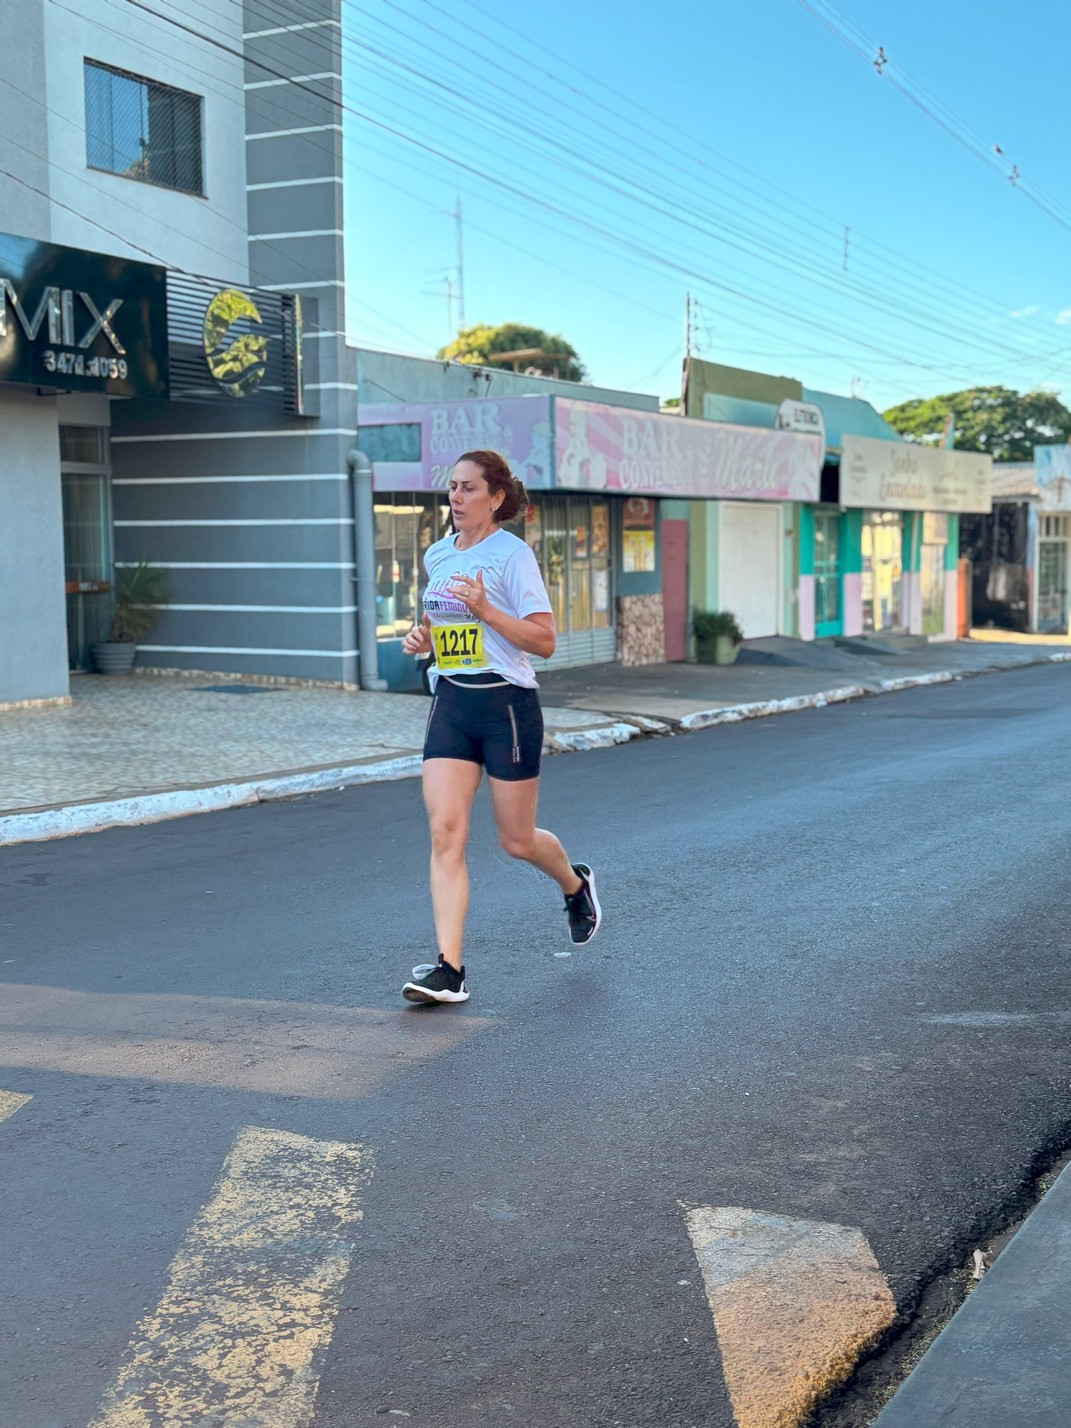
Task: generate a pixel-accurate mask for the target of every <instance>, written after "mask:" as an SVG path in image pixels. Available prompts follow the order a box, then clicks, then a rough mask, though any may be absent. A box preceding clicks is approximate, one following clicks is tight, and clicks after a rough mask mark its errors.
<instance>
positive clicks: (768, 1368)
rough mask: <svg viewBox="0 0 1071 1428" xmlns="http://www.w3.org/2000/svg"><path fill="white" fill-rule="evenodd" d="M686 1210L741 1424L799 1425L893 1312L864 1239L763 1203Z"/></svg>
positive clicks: (758, 1427) (742, 1427) (744, 1427)
mask: <svg viewBox="0 0 1071 1428" xmlns="http://www.w3.org/2000/svg"><path fill="white" fill-rule="evenodd" d="M681 1208H682V1210H684V1213H685V1220H686V1222H687V1225H688V1233H689V1234H690V1235H691V1237H692V1245H693V1247H694V1249H695V1254H696V1258H697V1259H698V1261H699V1267H700V1269H701V1270H702V1272H703V1282H704V1284H705V1286H706V1291H707V1299H708V1301H709V1303H710V1309H711V1313H712V1314H713V1316H714V1327H715V1329H716V1330H717V1334H718V1344H719V1346H720V1348H721V1356H722V1364H723V1368H724V1372H725V1382H726V1385H727V1386H728V1389H729V1396H730V1398H731V1399H732V1404H733V1412H734V1414H735V1415H736V1421H737V1424H738V1428H795V1425H797V1424H799V1423H802V1422H803V1421H804V1420H805V1419H806V1418H807V1416H808V1415H809V1414H810V1413H811V1412H812V1410H813V1409H814V1408H815V1406H816V1405H817V1404H818V1403H820V1402H821V1401H822V1399H823V1398H824V1397H825V1396H826V1394H827V1393H828V1392H829V1391H830V1389H832V1388H833V1387H835V1386H836V1385H837V1384H838V1383H841V1382H843V1380H844V1379H845V1378H847V1377H848V1375H849V1374H850V1373H851V1371H852V1369H853V1368H854V1366H855V1364H856V1362H857V1360H858V1358H859V1356H860V1354H862V1353H863V1351H864V1350H865V1349H867V1348H868V1347H869V1346H870V1345H871V1344H872V1343H874V1342H875V1340H877V1339H878V1338H879V1337H880V1335H881V1334H882V1333H883V1332H884V1330H885V1329H887V1328H888V1327H889V1325H890V1324H892V1322H893V1320H894V1319H895V1318H896V1304H895V1301H894V1300H893V1297H892V1294H891V1292H890V1290H889V1286H888V1284H887V1283H886V1281H885V1277H884V1275H883V1274H882V1273H881V1271H880V1270H879V1268H878V1266H877V1263H876V1261H875V1259H874V1256H873V1254H872V1253H871V1251H870V1246H869V1245H868V1244H867V1242H866V1238H865V1237H864V1235H863V1234H862V1233H861V1231H859V1230H855V1229H851V1228H850V1227H848V1226H846V1225H830V1224H823V1223H821V1222H819V1221H814V1220H790V1219H786V1218H785V1217H783V1216H781V1215H768V1214H764V1213H762V1212H761V1211H758V1210H744V1209H738V1208H735V1207H732V1206H719V1207H710V1206H698V1207H696V1206H692V1207H689V1206H687V1205H683V1204H682V1206H681Z"/></svg>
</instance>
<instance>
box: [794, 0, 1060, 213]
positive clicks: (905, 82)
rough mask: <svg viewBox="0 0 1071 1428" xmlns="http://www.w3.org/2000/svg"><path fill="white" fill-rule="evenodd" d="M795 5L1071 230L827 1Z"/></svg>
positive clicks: (1056, 209) (1037, 192)
mask: <svg viewBox="0 0 1071 1428" xmlns="http://www.w3.org/2000/svg"><path fill="white" fill-rule="evenodd" d="M796 4H797V5H799V6H800V8H801V9H802V10H805V11H806V12H807V14H809V15H810V16H811V17H812V18H813V19H815V20H817V21H818V23H819V24H820V25H821V26H822V27H823V28H824V29H825V30H828V31H829V33H830V34H831V35H833V36H834V37H835V38H836V39H838V40H840V42H841V43H842V44H844V45H846V46H847V48H848V49H850V50H851V51H852V52H853V53H854V54H855V55H857V56H858V57H860V58H862V59H864V60H865V61H866V62H867V63H868V64H870V65H872V66H873V68H874V69H875V70H876V71H877V73H878V75H879V76H880V77H881V78H882V79H887V80H888V82H889V83H890V84H891V85H892V86H893V88H894V89H896V90H897V91H898V92H899V93H900V94H902V95H903V97H904V98H905V99H907V100H908V101H909V102H910V103H911V104H913V105H915V107H916V108H917V109H920V110H921V111H922V113H923V114H925V115H926V117H927V118H928V119H930V120H932V122H933V123H935V124H937V125H938V126H939V127H940V128H941V129H943V130H944V131H945V133H946V134H948V135H949V136H950V137H951V138H952V139H954V140H955V141H956V143H957V144H960V145H962V147H963V148H965V149H966V150H967V152H968V153H970V154H973V155H974V157H975V158H976V159H980V160H981V161H982V163H984V164H985V165H986V166H987V167H988V168H991V169H994V170H995V171H996V172H998V173H999V174H1000V175H1001V176H1002V177H1003V178H1005V179H1007V180H1008V181H1009V182H1010V183H1011V185H1012V187H1013V188H1015V189H1016V190H1017V191H1018V192H1019V193H1021V194H1022V195H1023V197H1024V198H1028V199H1029V200H1030V202H1031V203H1033V204H1035V205H1036V206H1037V207H1038V208H1040V209H1041V210H1042V212H1044V213H1046V214H1047V215H1048V216H1049V217H1050V218H1051V219H1053V220H1054V222H1056V223H1058V224H1059V225H1060V227H1061V228H1066V229H1068V230H1069V231H1071V211H1069V210H1068V209H1067V208H1066V207H1065V206H1064V205H1063V204H1061V203H1060V202H1059V201H1058V200H1057V199H1055V198H1053V197H1052V195H1050V194H1048V193H1046V191H1045V190H1044V189H1043V188H1041V187H1040V186H1039V185H1037V184H1033V183H1031V181H1030V180H1028V179H1027V177H1026V176H1025V174H1023V173H1022V171H1021V170H1020V169H1019V167H1018V165H1017V164H1014V163H1011V162H1010V161H1009V160H1008V159H1007V157H1006V155H1005V154H1004V151H1003V149H1002V148H1001V147H1000V145H999V144H993V143H990V142H987V141H986V140H985V139H984V138H982V136H981V135H980V134H978V133H977V131H976V130H974V129H972V128H971V126H970V125H969V124H968V123H967V122H966V120H964V119H961V118H960V117H959V115H958V114H956V113H955V112H954V111H953V110H952V109H950V108H949V107H948V106H947V105H946V104H944V103H943V101H942V100H940V99H938V98H937V96H936V95H934V94H932V93H931V92H930V91H929V90H928V89H927V88H926V87H925V86H924V85H922V84H920V83H919V81H918V80H916V79H915V78H914V77H913V76H912V75H911V74H909V73H908V71H907V70H906V69H904V68H903V66H902V65H898V64H895V63H894V62H893V61H892V60H890V59H889V58H888V57H887V56H886V54H885V51H884V49H883V48H882V47H881V46H880V45H876V44H875V43H874V41H872V40H870V39H869V38H868V37H867V36H866V35H865V34H864V33H863V32H862V30H860V29H858V27H857V26H855V25H854V24H853V23H852V22H851V21H850V20H849V19H848V18H847V17H846V16H845V15H843V14H842V13H841V11H840V10H838V9H837V7H836V6H835V5H833V4H831V3H830V0H796Z"/></svg>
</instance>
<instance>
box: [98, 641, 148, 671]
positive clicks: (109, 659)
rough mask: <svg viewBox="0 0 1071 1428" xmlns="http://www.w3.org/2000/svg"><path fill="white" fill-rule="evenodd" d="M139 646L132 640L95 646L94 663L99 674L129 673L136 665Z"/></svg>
mask: <svg viewBox="0 0 1071 1428" xmlns="http://www.w3.org/2000/svg"><path fill="white" fill-rule="evenodd" d="M137 652H138V647H137V645H136V644H134V643H133V642H132V641H126V642H125V643H123V644H107V643H105V644H99V645H94V646H93V663H94V664H95V665H96V666H97V672H98V673H99V674H129V673H130V671H131V669H133V667H134V657H135V655H136V654H137Z"/></svg>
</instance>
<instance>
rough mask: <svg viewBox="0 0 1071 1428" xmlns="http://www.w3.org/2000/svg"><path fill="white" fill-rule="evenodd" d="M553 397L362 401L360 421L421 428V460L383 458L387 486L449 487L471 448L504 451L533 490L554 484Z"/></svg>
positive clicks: (381, 480) (379, 475)
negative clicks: (495, 399)
mask: <svg viewBox="0 0 1071 1428" xmlns="http://www.w3.org/2000/svg"><path fill="white" fill-rule="evenodd" d="M550 403H551V398H550V397H504V398H503V399H502V400H501V401H494V400H491V399H488V398H478V399H475V400H473V399H471V398H470V399H469V400H468V401H454V402H410V403H404V402H382V403H368V404H364V405H362V406H361V408H360V410H359V413H358V418H357V420H358V426H359V427H361V428H365V427H399V426H419V427H420V452H421V459H420V460H419V461H395V460H385V461H380V460H377V461H376V462H375V463H374V472H375V485H376V488H377V490H381V491H445V489H446V487H447V485H448V484H449V481H450V472H451V471H452V470H453V467H454V463H455V461H457V459H458V457H459V456H461V455H463V454H464V453H465V452H466V451H479V450H491V451H498V452H500V453H501V454H502V455H503V456H504V457H505V458H506V460H507V461H508V462H509V464H510V466H511V467H512V469H513V471H514V473H515V474H516V475H517V476H519V477H520V478H521V480H522V481H523V482H524V484H525V486H526V487H527V488H528V490H529V491H547V490H550V489H551V488H552V487H553V486H554V484H555V483H554V448H553V442H552V440H551V416H550Z"/></svg>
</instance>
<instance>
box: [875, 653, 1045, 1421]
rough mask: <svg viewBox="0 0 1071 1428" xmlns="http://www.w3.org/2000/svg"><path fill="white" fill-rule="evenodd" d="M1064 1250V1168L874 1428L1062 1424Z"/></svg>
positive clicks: (899, 1390) (900, 1388)
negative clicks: (937, 1425)
mask: <svg viewBox="0 0 1071 1428" xmlns="http://www.w3.org/2000/svg"><path fill="white" fill-rule="evenodd" d="M1066 658H1067V656H1066V655H1065V656H1064V659H1065V660H1066ZM1069 1244H1071V1168H1065V1169H1064V1170H1063V1171H1061V1173H1060V1175H1059V1176H1058V1177H1057V1179H1056V1182H1055V1184H1053V1185H1052V1187H1051V1188H1050V1189H1049V1191H1048V1192H1047V1193H1046V1194H1045V1195H1044V1196H1043V1197H1042V1199H1041V1200H1040V1201H1039V1202H1038V1204H1037V1205H1036V1206H1035V1207H1034V1209H1033V1210H1032V1211H1031V1213H1030V1214H1029V1215H1028V1216H1027V1218H1026V1219H1025V1220H1024V1221H1023V1223H1022V1225H1021V1226H1020V1227H1019V1229H1018V1230H1017V1231H1016V1233H1015V1235H1013V1237H1012V1238H1011V1239H1010V1240H1009V1241H1008V1243H1007V1245H1006V1246H1005V1248H1004V1249H1003V1250H1002V1251H1001V1253H1000V1255H999V1256H998V1257H997V1260H996V1263H995V1264H994V1265H993V1267H992V1269H990V1270H989V1271H988V1273H987V1274H986V1275H985V1277H984V1278H983V1279H982V1281H981V1283H980V1284H979V1285H978V1287H977V1288H976V1289H974V1290H973V1291H972V1293H971V1295H970V1297H969V1298H968V1299H967V1300H966V1301H965V1303H964V1304H963V1305H962V1306H961V1307H960V1308H959V1309H958V1310H957V1311H956V1313H955V1314H953V1316H952V1318H951V1319H950V1320H949V1322H948V1323H947V1325H946V1326H945V1328H944V1329H943V1330H942V1331H941V1333H940V1334H939V1335H938V1336H937V1338H936V1339H935V1340H934V1341H933V1343H932V1344H931V1345H930V1347H929V1348H928V1349H927V1351H926V1353H925V1354H924V1355H923V1356H922V1358H921V1359H920V1360H919V1362H918V1364H917V1365H916V1366H915V1368H914V1369H913V1371H912V1372H911V1373H910V1374H909V1375H908V1377H907V1378H906V1379H905V1380H904V1382H903V1383H902V1384H901V1386H900V1387H899V1389H897V1391H896V1393H895V1394H894V1395H893V1397H892V1399H891V1400H890V1402H889V1403H888V1405H887V1406H886V1407H885V1408H884V1409H883V1410H882V1411H881V1413H879V1414H878V1417H877V1418H876V1419H875V1421H874V1428H918V1425H920V1424H925V1425H927V1428H930V1425H936V1424H943V1425H945V1428H1049V1425H1050V1424H1057V1423H1067V1422H1068V1421H1069V1419H1071V1373H1069V1371H1068V1359H1069V1356H1071V1319H1069V1318H1068V1313H1067V1273H1066V1268H1065V1266H1066V1262H1067V1250H1068V1246H1069Z"/></svg>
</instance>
